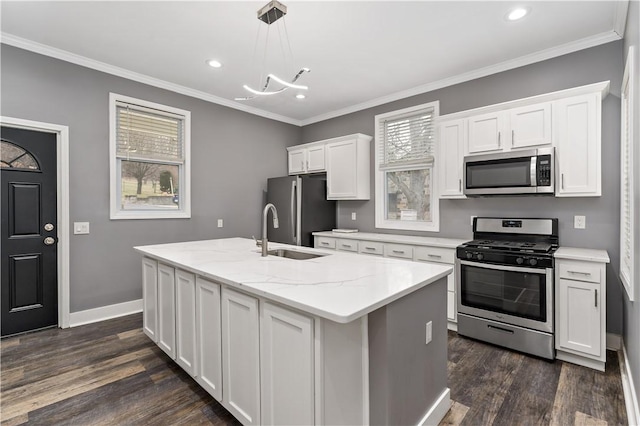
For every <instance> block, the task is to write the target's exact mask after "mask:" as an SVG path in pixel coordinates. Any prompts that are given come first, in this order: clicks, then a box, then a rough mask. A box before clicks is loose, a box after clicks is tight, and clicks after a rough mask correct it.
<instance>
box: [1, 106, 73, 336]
mask: <svg viewBox="0 0 640 426" xmlns="http://www.w3.org/2000/svg"><path fill="white" fill-rule="evenodd" d="M0 123H1V124H2V125H3V126H7V127H15V128H20V129H27V130H35V131H39V132H46V133H55V134H56V156H57V179H56V180H57V191H58V197H57V199H58V201H57V211H58V223H57V230H58V233H57V235H58V327H61V328H67V327H69V239H70V236H71V234H70V229H69V127H67V126H62V125H59V124H51V123H43V122H40V121H31V120H24V119H21V118H14V117H5V116H0Z"/></svg>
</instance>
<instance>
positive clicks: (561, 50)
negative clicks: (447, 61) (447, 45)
mask: <svg viewBox="0 0 640 426" xmlns="http://www.w3.org/2000/svg"><path fill="white" fill-rule="evenodd" d="M621 38H622V37H621V36H620V35H618V34H617V33H616V32H615V31H609V32H605V33H600V34H596V35H594V36H591V37H586V38H583V39H580V40H576V41H573V42H570V43H565V44H562V45H559V46H555V47H552V48H549V49H545V50H541V51H539V52H536V53H532V54H530V55H525V56H521V57H519V58H516V59H513V60H510V61H505V62H500V63H498V64H495V65H490V66H488V67H484V68H478V69H476V70H473V71H470V72H466V73H463V74H459V75H457V76H453V77H448V78H445V79H442V80H438V81H434V82H432V83H427V84H423V85H420V86H417V87H413V88H411V89H407V90H403V91H401V92H396V93H392V94H390V95H387V96H382V97H380V98H376V99H372V100H370V101H366V102H362V103H359V104H356V105H352V106H349V107H346V108H342V109H339V110H335V111H332V112H328V113H326V114H321V115H317V116H315V117H311V118H307V119H305V120H302V126H307V125H309V124H313V123H318V122H320V121H325V120H329V119H331V118H335V117H340V116H342V115H346V114H351V113H354V112H357V111H362V110H364V109H368V108H372V107H376V106H379V105H383V104H386V103H389V102H394V101H397V100H400V99H404V98H408V97H411V96H415V95H419V94H422V93H427V92H431V91H434V90H437V89H442V88H443V87H447V86H453V85H454V84H459V83H464V82H466V81H471V80H476V79H478V78H482V77H486V76H489V75H492V74H497V73H500V72H503V71H508V70H511V69H514V68H519V67H522V66H525V65H531V64H533V63H536V62H541V61H545V60H547V59H551V58H555V57H558V56H562V55H567V54H569V53H573V52H577V51H579V50H583V49H588V48H590V47H595V46H599V45H601V44H605V43H609V42H612V41H616V40H620V39H621Z"/></svg>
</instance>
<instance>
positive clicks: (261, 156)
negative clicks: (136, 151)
mask: <svg viewBox="0 0 640 426" xmlns="http://www.w3.org/2000/svg"><path fill="white" fill-rule="evenodd" d="M1 64H2V68H1V73H2V74H1V75H2V81H1V87H0V88H1V91H2V99H1V104H0V107H1V111H2V115H4V116H9V117H16V118H22V119H28V120H34V121H42V122H48V123H54V124H60V125H66V126H69V144H70V172H69V175H70V176H69V181H70V188H69V192H70V221H71V222H72V223H73V222H74V221H88V222H90V223H91V233H90V234H89V235H69V236H68V238H70V249H71V255H70V263H71V264H70V293H71V294H70V299H71V300H70V304H71V312H77V311H82V310H85V309H90V308H95V307H100V306H105V305H111V304H115V303H121V302H127V301H131V300H136V299H140V298H141V297H142V288H141V285H140V256H139V255H138V254H136V253H135V252H134V251H133V249H132V247H133V246H137V245H145V244H156V243H164V242H177V241H188V240H198V239H208V238H223V237H231V236H246V237H250V236H251V235H259V233H260V227H261V219H260V212H261V207H262V205H263V190H265V189H266V179H267V178H268V177H273V176H279V175H285V174H286V173H287V167H286V158H287V157H286V151H285V147H287V146H289V145H292V144H294V143H299V141H300V139H301V129H300V128H299V127H297V126H292V125H288V124H284V123H280V122H276V121H272V120H268V119H264V118H260V117H257V116H255V115H251V114H247V113H243V112H240V111H237V110H233V109H229V108H226V107H223V106H219V105H214V104H211V103H208V102H204V101H200V100H197V99H194V98H191V97H188V96H183V95H179V94H176V93H173V92H169V91H166V90H162V89H158V88H154V87H150V86H147V85H144V84H141V83H137V82H133V81H130V80H126V79H123V78H119V77H115V76H112V75H109V74H105V73H101V72H98V71H94V70H91V69H87V68H83V67H80V66H77V65H74V64H70V63H68V62H63V61H59V60H56V59H52V58H49V57H46V56H41V55H38V54H35V53H31V52H27V51H24V50H21V49H17V48H14V47H11V46H6V45H2V51H1ZM109 92H115V93H119V94H122V95H127V96H132V97H134V98H139V99H144V100H147V101H151V102H157V103H160V104H164V105H170V106H173V107H177V108H182V109H186V110H188V111H191V126H192V127H191V135H192V136H191V161H192V163H191V164H192V167H191V187H192V190H191V193H192V205H191V208H192V217H191V219H156V220H117V221H112V220H110V219H109V129H108V122H109V109H108V107H109ZM218 218H221V219H224V227H223V228H217V227H216V219H218ZM60 237H61V238H66V237H67V236H60Z"/></svg>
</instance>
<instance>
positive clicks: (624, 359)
mask: <svg viewBox="0 0 640 426" xmlns="http://www.w3.org/2000/svg"><path fill="white" fill-rule="evenodd" d="M618 357H619V359H620V375H621V376H622V390H623V392H624V404H625V405H626V407H627V420H628V423H629V425H638V424H640V404H639V402H638V395H637V394H636V388H635V387H634V384H633V376H632V375H631V367H630V366H629V357H628V356H627V348H626V347H625V346H624V343H623V344H622V352H621V353H620V352H619V353H618Z"/></svg>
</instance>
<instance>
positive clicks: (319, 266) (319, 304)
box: [134, 238, 453, 323]
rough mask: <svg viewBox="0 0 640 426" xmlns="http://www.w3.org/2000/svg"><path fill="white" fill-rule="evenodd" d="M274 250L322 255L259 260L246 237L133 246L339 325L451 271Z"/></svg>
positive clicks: (357, 257)
mask: <svg viewBox="0 0 640 426" xmlns="http://www.w3.org/2000/svg"><path fill="white" fill-rule="evenodd" d="M274 248H288V249H291V250H297V251H303V252H308V253H323V254H327V256H322V257H318V258H314V259H308V260H293V259H287V258H281V257H277V256H267V257H262V256H261V254H260V248H259V247H256V245H255V243H254V241H253V240H250V239H245V238H227V239H219V240H206V241H191V242H183V243H172V244H159V245H150V246H141V247H134V249H135V250H137V251H138V252H140V253H142V254H143V255H145V256H148V257H151V258H154V259H157V260H159V261H160V262H163V263H167V264H170V265H172V266H175V267H178V268H181V269H184V270H187V271H190V272H193V273H195V274H197V275H200V276H203V277H205V278H209V279H212V280H214V281H217V282H221V283H224V284H227V285H229V286H231V287H235V288H237V289H239V290H242V291H245V292H247V293H251V294H254V295H257V296H260V297H264V298H265V299H269V300H273V301H277V302H280V303H282V304H284V305H287V306H290V307H293V308H296V309H299V310H301V311H304V312H307V313H309V314H312V315H317V316H319V317H322V318H326V319H329V320H332V321H335V322H339V323H347V322H351V321H353V320H355V319H357V318H359V317H361V316H363V315H366V314H368V313H370V312H372V311H374V310H376V309H378V308H380V307H382V306H385V305H387V304H389V303H391V302H393V301H394V300H397V299H400V298H401V297H403V296H405V295H407V294H409V293H411V292H413V291H415V290H417V289H419V288H421V287H423V286H425V285H428V284H430V283H432V282H434V281H436V280H438V279H440V278H443V277H445V276H447V275H449V274H450V273H451V272H452V270H453V269H452V267H451V266H448V265H444V264H429V263H421V262H410V261H404V260H398V259H389V258H382V257H377V256H362V255H358V254H352V253H345V252H337V251H334V250H322V249H312V248H308V247H296V246H288V245H286V244H276V243H269V249H274ZM442 303H446V301H445V300H443V301H442Z"/></svg>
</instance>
